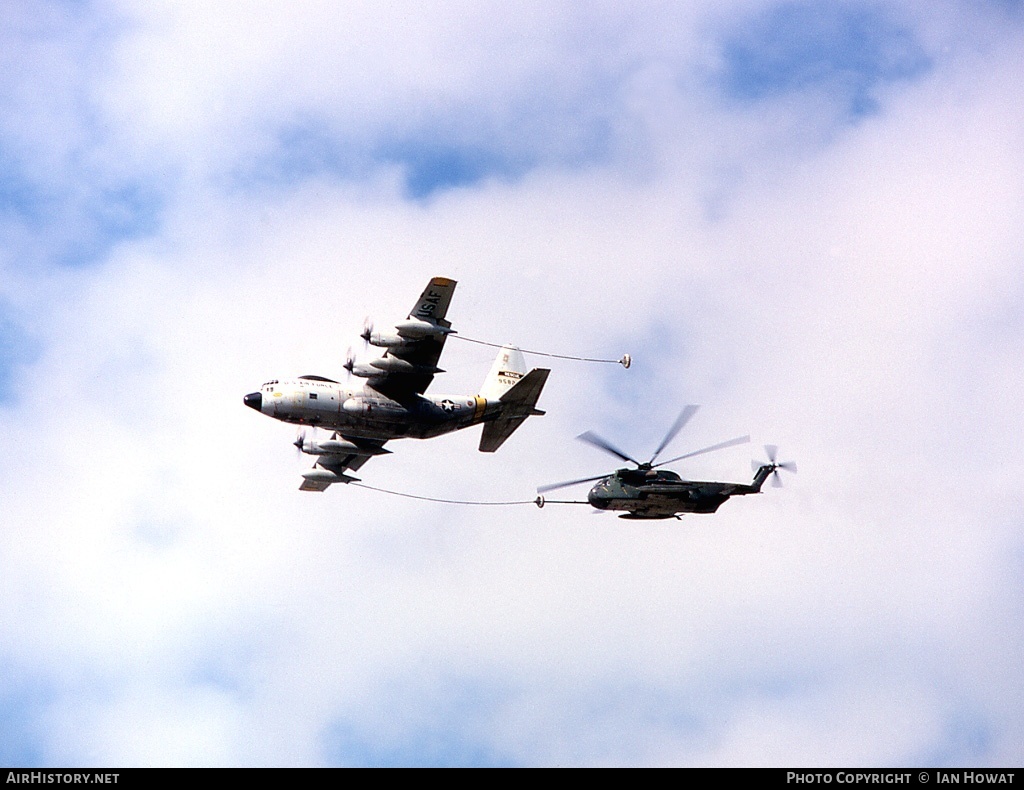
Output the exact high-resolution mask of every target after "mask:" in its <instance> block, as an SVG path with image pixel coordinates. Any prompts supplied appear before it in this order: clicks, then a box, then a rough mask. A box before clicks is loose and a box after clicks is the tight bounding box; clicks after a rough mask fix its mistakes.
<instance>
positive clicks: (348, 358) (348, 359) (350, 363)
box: [342, 346, 356, 379]
mask: <svg viewBox="0 0 1024 790" xmlns="http://www.w3.org/2000/svg"><path fill="white" fill-rule="evenodd" d="M355 364H356V355H355V352H354V351H353V350H352V346H349V347H348V351H346V352H345V364H344V365H342V367H343V368H345V370H347V371H348V376H349V379H351V378H352V368H353V367H355Z"/></svg>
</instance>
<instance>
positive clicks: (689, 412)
mask: <svg viewBox="0 0 1024 790" xmlns="http://www.w3.org/2000/svg"><path fill="white" fill-rule="evenodd" d="M699 408H700V406H695V405H693V404H692V403H691V404H690V405H689V406H687V407H686V408H684V409H683V410H682V411H681V412H680V413H679V416H678V417H676V421H675V422H674V423H672V427H671V428H669V429H668V433H666V434H665V438H664V439H662V440H661V444H659V445H658V449H657V450H655V451H654V455H652V456H651V460H650V461H648V462H647V463H649V464H653V463H654V459H655V458H657V457H658V456H659V455H661V451H662V450H664V449H665V448H666V447H667V446H668V443H669V442H671V441H672V440H673V439H675V438H676V434H678V433H679V432H680V431H681V430H682V429H683V426H684V425H686V423H688V422H689V421H690V418H691V417H693V415H694V414H696V413H697V409H699Z"/></svg>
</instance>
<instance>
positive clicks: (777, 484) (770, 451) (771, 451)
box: [750, 444, 796, 488]
mask: <svg viewBox="0 0 1024 790" xmlns="http://www.w3.org/2000/svg"><path fill="white" fill-rule="evenodd" d="M764 452H765V454H766V455H767V456H768V463H767V464H765V463H763V462H761V461H751V462H750V465H751V467H752V468H753V469H754V471H755V472H757V471H760V470H761V469H763V468H765V467H766V466H767V467H768V469H769V474H770V476H771V479H772V487H773V488H781V487H782V478H781V477H780V476H779V470H780V469H784V470H786V471H787V472H792V473H793V474H796V462H794V461H778V460H776V459H777V458H778V455H779V448H778V447H777V446H776V445H774V444H766V445H765V446H764Z"/></svg>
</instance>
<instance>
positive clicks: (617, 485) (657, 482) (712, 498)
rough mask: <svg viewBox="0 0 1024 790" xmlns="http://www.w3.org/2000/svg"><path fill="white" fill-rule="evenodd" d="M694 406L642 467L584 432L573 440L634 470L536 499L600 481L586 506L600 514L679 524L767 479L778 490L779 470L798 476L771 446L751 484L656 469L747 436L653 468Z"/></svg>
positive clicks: (744, 439)
mask: <svg viewBox="0 0 1024 790" xmlns="http://www.w3.org/2000/svg"><path fill="white" fill-rule="evenodd" d="M697 408H698V407H697V406H693V405H691V406H687V407H686V408H684V409H683V410H682V412H681V413H680V414H679V416H678V417H677V418H676V421H675V422H674V423H673V424H672V427H671V428H669V431H668V434H666V436H665V438H664V439H662V441H661V444H660V445H659V446H658V449H657V450H655V451H654V455H652V456H651V460H649V461H645V462H643V463H641V462H640V461H637V460H636V459H634V458H630V457H629V456H628V455H626V454H625V453H624V452H622V451H621V450H619V449H618V448H616V447H613V446H612V445H611V444H609V443H608V442H606V441H605V440H604V439H602V438H601V437H600V436H598V435H596V434H594V433H592V432H590V431H587V432H586V433H582V434H580V435H579V436H577V437H576V438H577V439H581V440H582V441H584V442H587V443H588V444H592V445H594V446H595V447H598V448H600V449H602V450H604V451H605V452H606V453H610V454H611V455H614V456H616V457H617V458H621V459H622V460H623V461H629V462H630V463H633V464H636V468H635V469H629V468H624V469H617V470H616V471H614V472H612V473H611V474H607V473H605V474H602V475H596V476H595V477H584V478H582V479H580V480H567V481H566V482H564V483H554V484H553V485H546V486H540V487H539V488H538V489H537V493H539V494H543V493H544V492H546V491H554V490H555V489H558V488H565V487H566V486H573V485H577V484H579V483H590V482H593V481H595V480H597V481H599V482H598V483H597V484H596V485H595V486H594V487H593V488H591V489H590V493H589V494H588V495H587V501H588V502H589V503H590V504H591V505H592V506H593V507H595V508H597V509H598V510H622V511H625V512H624V513H622V514H621V515H620V516H619V518H632V519H655V518H679V514H680V513H714V512H715V511H716V510H718V508H719V507H721V505H722V504H723V503H724V502H725V501H726V500H727V499H729V497H733V496H741V495H743V494H757V493H760V491H761V486H762V485H764V482H765V481H766V480H767V479H768V478H769V477H771V479H772V485H773V486H779V485H781V480H780V478H779V472H778V470H779V469H784V470H786V471H787V472H796V464H795V463H793V462H792V461H776V460H775V458H776V455H777V454H778V448H777V447H775V446H774V445H770V444H769V445H765V448H764V449H765V452H766V453H767V454H768V463H760V462H758V461H754V462H753V464H752V465H753V467H754V480H753V482H751V483H719V482H712V481H700V480H684V479H682V478H681V477H680V476H679V475H678V474H676V473H675V472H672V471H669V470H668V469H658V467H659V466H665V465H666V464H671V463H675V462H676V461H682V460H683V459H684V458H692V457H694V456H695V455H702V454H704V453H710V452H713V451H715V450H724V449H725V448H726V447H735V446H736V445H740V444H746V443H747V442H749V441H750V437H749V436H739V437H737V438H735V439H728V440H727V441H724V442H719V443H718V444H713V445H711V446H710V447H704V448H702V449H700V450H694V451H692V452H689V453H686V454H684V455H680V456H677V457H675V458H672V459H670V460H668V461H662V462H661V463H657V464H656V463H654V462H655V460H656V459H657V458H658V456H659V455H660V454H661V451H662V450H664V449H665V447H667V446H668V444H669V442H671V441H672V440H673V439H674V438H675V436H676V434H678V433H679V431H680V430H681V429H682V427H683V426H684V425H686V423H687V422H689V420H690V418H691V417H692V416H693V415H694V414H695V413H696V411H697ZM544 503H545V499H544V497H543V495H542V496H539V497H537V500H536V504H537V506H538V507H544Z"/></svg>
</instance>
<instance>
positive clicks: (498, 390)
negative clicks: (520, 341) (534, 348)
mask: <svg viewBox="0 0 1024 790" xmlns="http://www.w3.org/2000/svg"><path fill="white" fill-rule="evenodd" d="M525 375H526V358H525V357H524V356H523V352H522V351H520V350H519V349H518V348H516V347H515V346H504V347H503V348H502V349H501V350H500V351H499V352H498V356H496V357H495V358H494V364H493V365H491V372H490V373H488V374H487V378H485V379H484V383H483V386H482V387H480V396H481V397H483V398H487V399H488V400H498V399H499V398H501V396H502V395H504V394H505V393H506V392H508V391H509V390H510V389H512V387H514V386H515V385H516V384H517V383H518V382H519V381H520V380H521V379H522V378H523V376H525Z"/></svg>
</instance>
